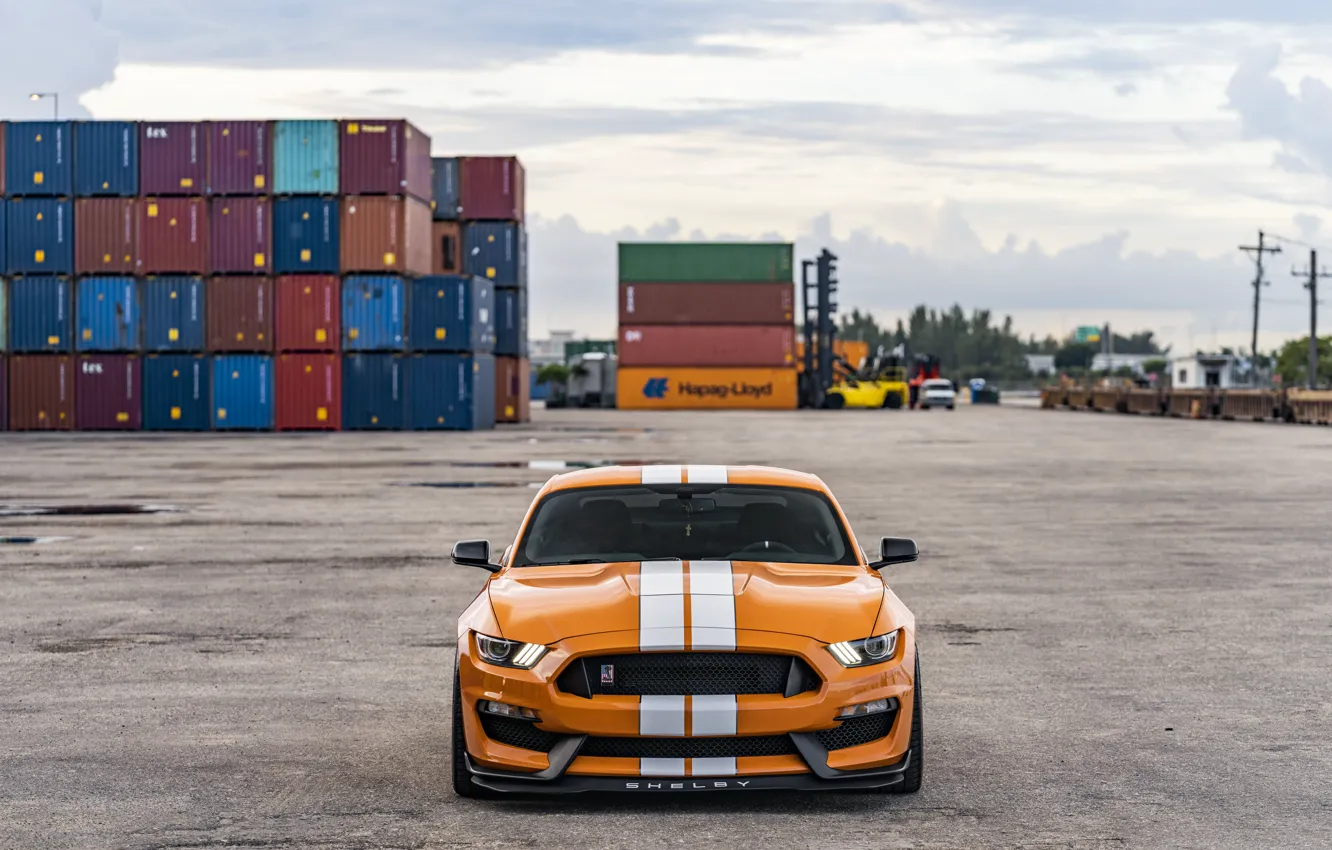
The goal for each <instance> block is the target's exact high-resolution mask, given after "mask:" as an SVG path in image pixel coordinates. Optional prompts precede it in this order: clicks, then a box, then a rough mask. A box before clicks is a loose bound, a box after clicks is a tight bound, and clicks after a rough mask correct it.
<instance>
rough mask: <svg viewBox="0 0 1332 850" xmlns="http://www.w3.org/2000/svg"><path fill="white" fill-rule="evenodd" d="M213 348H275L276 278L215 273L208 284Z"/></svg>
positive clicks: (207, 313) (207, 312)
mask: <svg viewBox="0 0 1332 850" xmlns="http://www.w3.org/2000/svg"><path fill="white" fill-rule="evenodd" d="M205 289H206V292H207V299H206V301H205V304H206V306H205V308H204V317H205V320H206V322H207V328H208V333H207V340H208V350H209V351H225V352H233V351H234V352H241V351H253V352H269V351H272V350H273V281H272V280H271V279H270V278H266V277H212V278H209V279H208V282H207V283H206V284H205Z"/></svg>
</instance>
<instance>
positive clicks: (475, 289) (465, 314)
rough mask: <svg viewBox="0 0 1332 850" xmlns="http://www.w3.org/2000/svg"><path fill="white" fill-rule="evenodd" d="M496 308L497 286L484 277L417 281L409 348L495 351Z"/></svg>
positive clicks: (449, 276) (415, 282) (410, 309)
mask: <svg viewBox="0 0 1332 850" xmlns="http://www.w3.org/2000/svg"><path fill="white" fill-rule="evenodd" d="M495 306H496V305H495V287H494V286H493V285H492V284H491V283H490V281H488V280H486V279H485V278H483V277H473V276H470V275H441V276H436V277H423V278H421V279H420V280H416V281H413V282H412V297H411V302H410V307H409V309H408V313H409V315H410V317H411V323H410V324H411V327H410V331H409V333H408V335H407V340H408V342H407V347H408V348H410V349H411V350H413V351H458V352H466V351H484V352H490V351H494V350H495Z"/></svg>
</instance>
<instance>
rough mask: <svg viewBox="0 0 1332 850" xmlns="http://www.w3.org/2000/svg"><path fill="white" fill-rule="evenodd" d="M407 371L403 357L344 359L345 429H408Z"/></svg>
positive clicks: (377, 355) (351, 357)
mask: <svg viewBox="0 0 1332 850" xmlns="http://www.w3.org/2000/svg"><path fill="white" fill-rule="evenodd" d="M406 377H407V370H406V368H405V365H404V357H403V355H401V354H348V355H346V356H344V357H343V359H342V427H343V428H344V429H346V430H348V431H399V430H402V429H404V428H405V427H406V425H407V418H406V417H407V409H406V398H407V394H406Z"/></svg>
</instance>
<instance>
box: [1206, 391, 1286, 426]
mask: <svg viewBox="0 0 1332 850" xmlns="http://www.w3.org/2000/svg"><path fill="white" fill-rule="evenodd" d="M1219 406H1220V415H1221V418H1222V419H1250V420H1253V421H1254V422H1262V421H1264V420H1267V419H1280V418H1281V393H1280V391H1278V390H1226V391H1225V392H1223V393H1222V394H1221V398H1220V401H1219Z"/></svg>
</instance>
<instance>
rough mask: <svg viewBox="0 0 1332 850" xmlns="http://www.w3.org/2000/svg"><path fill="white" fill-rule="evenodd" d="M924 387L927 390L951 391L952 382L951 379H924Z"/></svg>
mask: <svg viewBox="0 0 1332 850" xmlns="http://www.w3.org/2000/svg"><path fill="white" fill-rule="evenodd" d="M925 389H927V390H948V391H949V392H952V391H953V383H952V381H926V382H925Z"/></svg>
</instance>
